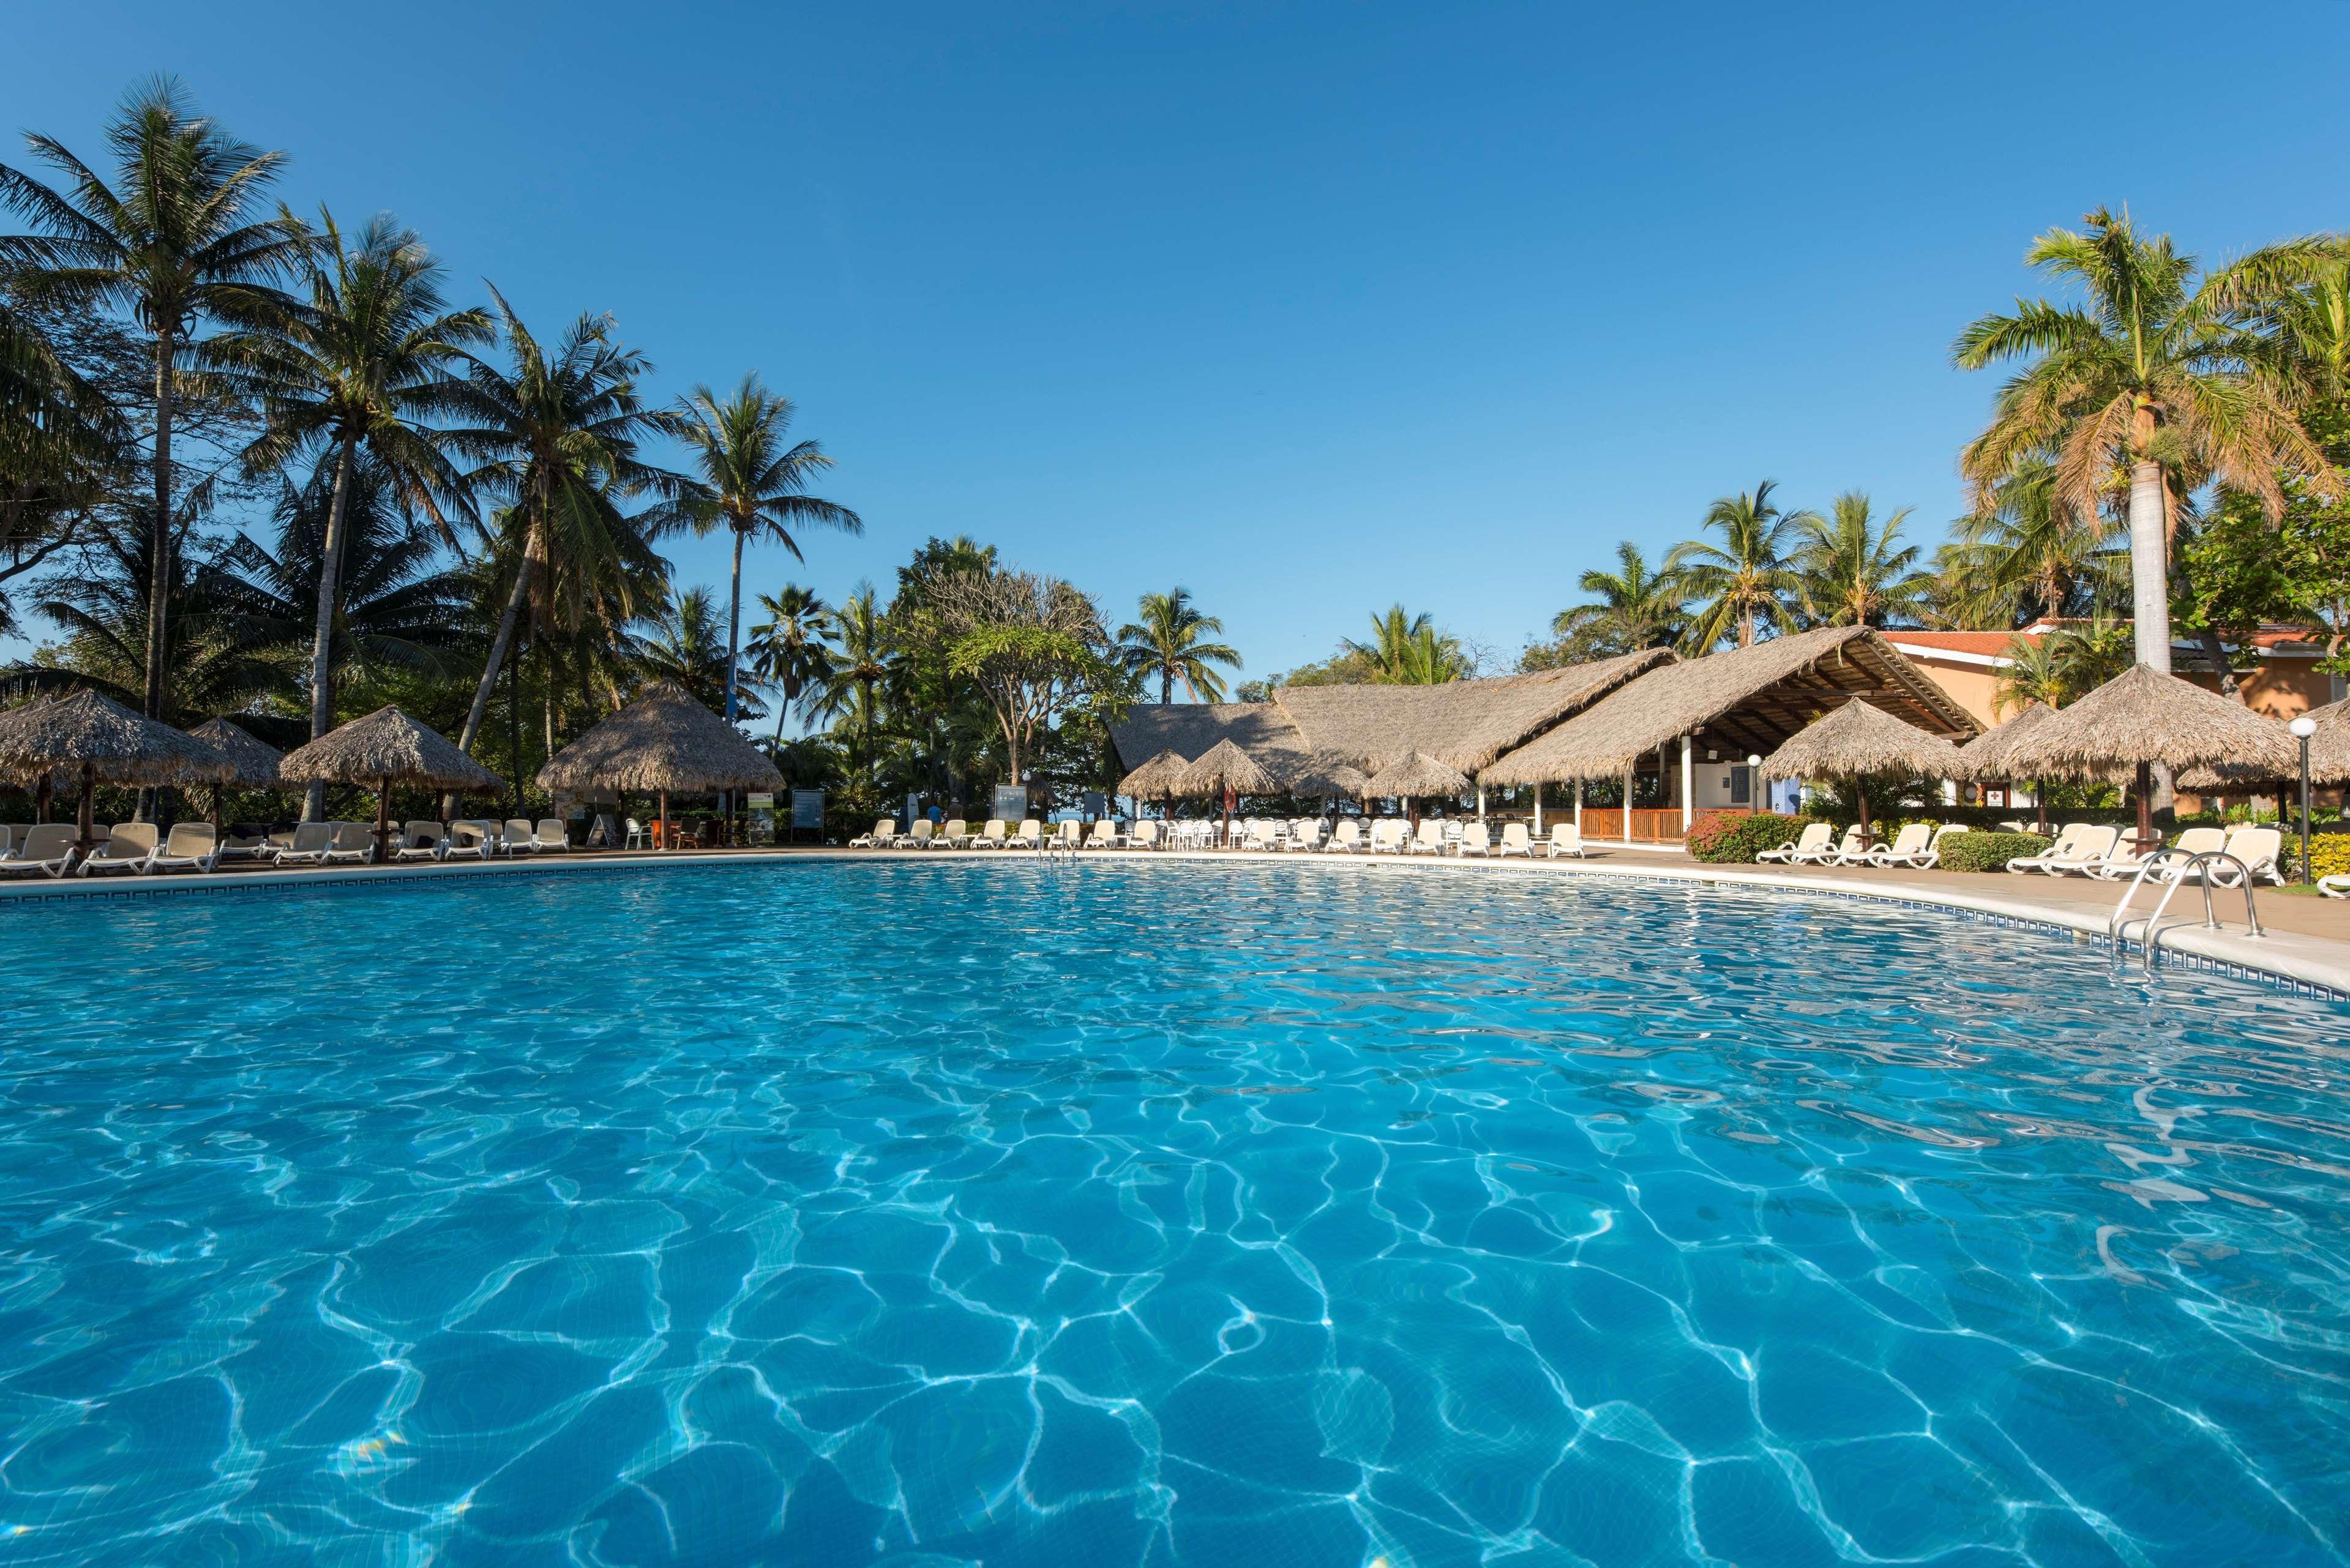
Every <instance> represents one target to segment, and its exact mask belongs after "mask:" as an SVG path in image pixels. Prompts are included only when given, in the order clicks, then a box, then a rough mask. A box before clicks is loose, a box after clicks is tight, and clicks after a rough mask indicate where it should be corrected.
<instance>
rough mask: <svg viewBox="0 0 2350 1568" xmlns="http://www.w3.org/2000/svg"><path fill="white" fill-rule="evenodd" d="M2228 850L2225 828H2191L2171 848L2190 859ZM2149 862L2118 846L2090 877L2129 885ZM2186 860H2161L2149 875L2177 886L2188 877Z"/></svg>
mask: <svg viewBox="0 0 2350 1568" xmlns="http://www.w3.org/2000/svg"><path fill="white" fill-rule="evenodd" d="M2227 846H2228V830H2227V829H2226V828H2224V827H2190V828H2188V829H2186V830H2185V831H2183V832H2182V833H2180V834H2179V836H2178V837H2177V838H2176V839H2174V840H2173V841H2172V842H2171V845H2170V847H2171V848H2173V849H2178V850H2184V851H2185V852H2186V854H2187V855H2206V854H2209V853H2210V852H2211V851H2212V850H2215V849H2225V848H2226V847H2227ZM2146 860H2147V857H2145V856H2143V855H2137V854H2133V853H2131V852H2130V850H2129V848H2128V847H2127V846H2126V845H2118V844H2117V845H2116V846H2115V850H2114V853H2113V855H2112V856H2111V857H2108V858H2107V859H2106V860H2105V861H2103V862H2101V863H2100V864H2098V865H2096V866H2094V867H2090V870H2089V875H2091V876H2092V877H2103V878H2104V879H2105V880H2106V881H2108V882H2126V881H2128V880H2130V879H2131V878H2133V877H2136V876H2137V874H2138V868H2139V867H2143V866H2144V865H2145V864H2146ZM2186 872H2187V861H2186V859H2185V858H2184V857H2180V856H2171V857H2167V858H2165V859H2164V860H2162V861H2161V862H2160V863H2159V864H2158V865H2157V866H2156V867H2154V868H2153V869H2152V870H2151V871H2149V872H2147V876H2149V877H2154V878H2157V879H2158V880H2160V881H2164V882H2176V881H2178V879H2179V877H2182V876H2184V875H2186ZM2195 875H2196V876H2198V877H2200V876H2202V875H2203V869H2202V867H2197V868H2196V871H2195Z"/></svg>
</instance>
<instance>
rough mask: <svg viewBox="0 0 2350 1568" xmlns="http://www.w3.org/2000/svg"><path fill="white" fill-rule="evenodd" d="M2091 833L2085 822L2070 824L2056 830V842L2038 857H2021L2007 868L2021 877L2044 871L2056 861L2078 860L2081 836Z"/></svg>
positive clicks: (2008, 864)
mask: <svg viewBox="0 0 2350 1568" xmlns="http://www.w3.org/2000/svg"><path fill="white" fill-rule="evenodd" d="M2088 831H2089V825H2088V824H2087V823H2085V822H2068V823H2066V824H2065V825H2064V826H2062V827H2060V828H2058V829H2057V830H2056V837H2055V841H2054V843H2052V844H2050V845H2049V846H2048V847H2047V848H2045V849H2043V850H2042V851H2041V852H2040V853H2039V854H2037V855H2019V856H2017V857H2015V858H2014V859H2012V860H2011V861H2009V862H2008V863H2007V868H2008V869H2009V870H2010V871H2012V872H2014V873H2015V874H2016V875H2017V876H2019V877H2021V876H2023V875H2025V874H2026V873H2028V872H2033V871H2044V870H2046V869H2047V868H2048V862H2050V861H2051V860H2056V859H2068V860H2070V859H2078V858H2079V857H2080V851H2081V836H2082V835H2083V834H2085V833H2086V832H2088Z"/></svg>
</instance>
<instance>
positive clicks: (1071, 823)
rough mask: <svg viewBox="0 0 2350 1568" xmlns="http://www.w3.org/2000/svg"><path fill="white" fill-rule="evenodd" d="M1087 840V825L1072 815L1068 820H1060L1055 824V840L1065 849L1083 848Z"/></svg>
mask: <svg viewBox="0 0 2350 1568" xmlns="http://www.w3.org/2000/svg"><path fill="white" fill-rule="evenodd" d="M1085 841H1086V825H1085V824H1084V823H1082V822H1079V821H1077V820H1076V818H1075V817H1070V818H1068V819H1066V821H1062V822H1058V823H1055V825H1054V827H1053V842H1054V843H1055V844H1056V845H1058V846H1060V847H1062V848H1064V849H1079V848H1083V847H1084V846H1085Z"/></svg>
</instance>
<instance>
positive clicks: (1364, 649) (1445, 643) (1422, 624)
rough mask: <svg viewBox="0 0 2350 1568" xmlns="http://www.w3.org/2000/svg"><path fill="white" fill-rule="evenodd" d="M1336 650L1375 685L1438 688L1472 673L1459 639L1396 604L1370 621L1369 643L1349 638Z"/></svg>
mask: <svg viewBox="0 0 2350 1568" xmlns="http://www.w3.org/2000/svg"><path fill="white" fill-rule="evenodd" d="M1339 646H1340V647H1341V648H1342V649H1344V650H1345V651H1346V653H1347V656H1349V657H1350V658H1352V659H1357V660H1358V661H1359V662H1360V663H1361V664H1363V665H1364V666H1365V667H1366V668H1367V669H1368V670H1369V672H1370V677H1371V681H1372V684H1374V685H1379V686H1441V685H1444V684H1445V683H1446V682H1448V681H1452V680H1461V679H1463V678H1464V677H1466V676H1467V675H1468V674H1469V673H1470V672H1471V659H1470V658H1469V653H1468V650H1467V649H1464V648H1462V647H1461V639H1459V638H1457V637H1454V636H1453V635H1452V634H1451V633H1450V632H1443V631H1439V630H1437V629H1436V618H1435V617H1433V616H1431V615H1430V614H1428V613H1427V612H1426V611H1425V610H1423V611H1421V612H1420V613H1419V615H1412V614H1409V612H1407V611H1406V610H1405V609H1404V607H1403V606H1401V605H1389V606H1388V607H1387V608H1386V609H1385V610H1383V611H1381V612H1379V613H1378V614H1377V615H1374V616H1372V617H1371V639H1370V641H1368V642H1357V641H1355V640H1354V639H1351V638H1349V639H1347V640H1345V641H1344V642H1342V643H1341V644H1340V645H1339Z"/></svg>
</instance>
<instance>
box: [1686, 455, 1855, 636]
mask: <svg viewBox="0 0 2350 1568" xmlns="http://www.w3.org/2000/svg"><path fill="white" fill-rule="evenodd" d="M1772 488H1773V481H1771V480H1768V479H1766V480H1764V481H1763V483H1760V484H1758V485H1756V486H1755V487H1754V488H1753V489H1752V490H1751V491H1741V492H1739V493H1737V494H1736V495H1725V496H1723V497H1721V499H1720V500H1718V501H1716V502H1715V503H1714V504H1712V505H1711V506H1709V507H1707V508H1706V510H1705V524H1704V525H1705V526H1706V527H1708V528H1715V529H1719V530H1721V544H1720V545H1709V544H1706V543H1704V542H1702V541H1700V540H1691V541H1690V542H1689V543H1687V544H1682V545H1674V546H1673V550H1672V553H1671V554H1670V555H1669V556H1666V557H1665V571H1666V573H1667V575H1669V576H1674V577H1677V578H1679V581H1680V585H1681V587H1682V588H1683V589H1684V590H1686V591H1687V593H1688V595H1689V597H1691V598H1694V599H1700V600H1703V601H1705V602H1704V603H1703V604H1701V605H1700V607H1698V609H1697V611H1696V613H1695V615H1694V617H1693V618H1691V620H1690V624H1689V630H1688V631H1687V632H1686V633H1684V634H1683V636H1682V639H1681V642H1682V645H1683V646H1684V647H1686V648H1688V649H1690V651H1691V652H1695V653H1703V652H1705V651H1707V650H1708V649H1713V648H1716V647H1719V646H1720V645H1721V642H1722V641H1723V639H1726V638H1728V637H1729V636H1730V635H1731V632H1732V631H1735V632H1736V633H1737V636H1738V646H1739V647H1741V648H1752V647H1753V646H1754V635H1755V631H1756V629H1757V626H1758V623H1762V624H1768V625H1769V626H1770V627H1771V628H1772V629H1773V630H1775V631H1784V630H1786V629H1787V628H1788V625H1789V617H1788V614H1787V606H1788V603H1789V602H1790V601H1791V600H1792V599H1794V597H1795V596H1796V595H1798V594H1800V593H1801V592H1802V591H1803V578H1802V577H1801V576H1800V575H1798V574H1797V572H1796V571H1795V569H1794V566H1793V565H1792V564H1791V562H1790V560H1789V556H1790V555H1791V554H1792V551H1793V548H1794V545H1793V541H1794V538H1795V537H1796V536H1797V535H1800V534H1801V533H1802V532H1803V531H1804V530H1805V529H1807V528H1809V527H1810V526H1811V525H1812V524H1814V523H1816V522H1817V521H1818V514H1816V513H1813V512H1782V511H1781V510H1779V508H1778V506H1777V505H1776V504H1773V501H1772V500H1771V491H1772Z"/></svg>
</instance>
